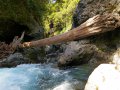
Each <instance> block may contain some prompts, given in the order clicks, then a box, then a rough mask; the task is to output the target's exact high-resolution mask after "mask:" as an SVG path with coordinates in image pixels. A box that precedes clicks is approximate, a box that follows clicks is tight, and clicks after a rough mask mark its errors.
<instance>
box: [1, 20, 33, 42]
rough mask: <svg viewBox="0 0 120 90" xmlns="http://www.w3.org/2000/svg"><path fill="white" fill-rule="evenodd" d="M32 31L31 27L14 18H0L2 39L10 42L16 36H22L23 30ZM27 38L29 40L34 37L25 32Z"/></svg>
mask: <svg viewBox="0 0 120 90" xmlns="http://www.w3.org/2000/svg"><path fill="white" fill-rule="evenodd" d="M23 31H25V32H26V33H29V32H30V29H29V27H27V26H26V25H22V24H20V23H17V22H15V21H12V20H0V41H3V42H6V43H10V42H12V40H13V38H14V37H15V36H19V37H20V36H21V34H22V32H23ZM24 38H25V40H24V41H29V40H31V39H32V37H31V36H29V35H27V34H25V37H24Z"/></svg>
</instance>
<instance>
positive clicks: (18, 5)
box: [0, 0, 48, 29]
mask: <svg viewBox="0 0 120 90" xmlns="http://www.w3.org/2000/svg"><path fill="white" fill-rule="evenodd" d="M47 3H48V0H44V3H43V0H0V20H1V19H2V20H12V21H15V22H17V23H20V24H22V25H26V26H28V27H29V28H30V29H31V28H32V27H33V28H34V25H35V24H36V23H38V24H40V21H41V20H42V15H43V14H44V13H45V10H47V9H46V4H47ZM33 28H32V29H33Z"/></svg>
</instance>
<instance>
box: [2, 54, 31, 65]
mask: <svg viewBox="0 0 120 90" xmlns="http://www.w3.org/2000/svg"><path fill="white" fill-rule="evenodd" d="M25 63H30V61H29V59H28V58H25V57H24V56H23V55H22V54H21V53H14V54H11V55H10V56H9V57H7V58H5V59H2V60H0V67H14V66H17V65H19V64H25Z"/></svg>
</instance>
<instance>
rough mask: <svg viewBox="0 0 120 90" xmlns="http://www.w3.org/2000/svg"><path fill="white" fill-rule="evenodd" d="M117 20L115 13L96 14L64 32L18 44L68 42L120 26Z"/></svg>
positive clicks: (43, 44)
mask: <svg viewBox="0 0 120 90" xmlns="http://www.w3.org/2000/svg"><path fill="white" fill-rule="evenodd" d="M119 20H120V16H119V15H117V14H116V15H114V14H105V15H96V16H94V17H92V18H90V19H88V20H87V21H86V22H84V23H83V24H81V25H80V26H79V27H77V28H74V29H72V30H70V31H68V32H66V33H63V34H61V35H56V36H53V37H50V38H45V39H41V40H37V41H31V42H24V43H23V44H20V45H19V47H22V48H24V47H35V46H45V45H50V44H56V43H61V42H68V41H72V40H75V39H82V38H85V37H89V36H92V35H96V34H100V33H104V32H107V31H112V30H115V28H117V27H119V26H120V21H119Z"/></svg>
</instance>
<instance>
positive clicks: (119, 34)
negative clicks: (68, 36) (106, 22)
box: [58, 0, 120, 67]
mask: <svg viewBox="0 0 120 90" xmlns="http://www.w3.org/2000/svg"><path fill="white" fill-rule="evenodd" d="M119 4H120V1H119V0H99V1H98V0H80V2H79V3H78V6H77V8H76V11H75V13H74V16H73V28H75V27H77V26H79V25H80V24H82V23H83V22H85V21H86V20H87V19H88V18H91V17H93V16H94V15H97V14H104V13H114V14H115V13H118V14H119V11H120V9H119ZM119 29H120V28H117V30H115V31H111V32H107V33H104V34H99V35H96V36H91V37H88V38H85V39H84V40H76V41H74V42H71V43H69V44H68V45H67V46H66V49H65V51H64V53H62V55H61V56H60V59H59V61H58V66H74V65H81V64H89V65H91V66H95V67H96V66H98V65H99V64H101V63H108V62H110V61H111V60H112V59H113V55H114V53H115V52H116V51H117V49H118V47H117V45H118V44H119V43H120V30H119ZM86 41H87V42H86ZM82 42H85V43H82Z"/></svg>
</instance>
